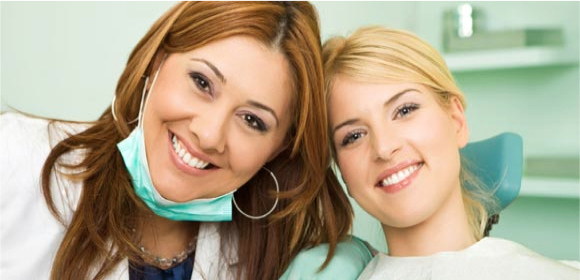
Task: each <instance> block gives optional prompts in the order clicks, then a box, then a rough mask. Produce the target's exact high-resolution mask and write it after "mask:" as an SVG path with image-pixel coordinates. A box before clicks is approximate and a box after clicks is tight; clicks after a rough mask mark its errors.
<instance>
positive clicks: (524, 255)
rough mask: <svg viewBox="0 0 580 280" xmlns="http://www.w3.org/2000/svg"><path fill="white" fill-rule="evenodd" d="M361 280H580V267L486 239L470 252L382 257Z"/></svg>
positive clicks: (514, 244)
mask: <svg viewBox="0 0 580 280" xmlns="http://www.w3.org/2000/svg"><path fill="white" fill-rule="evenodd" d="M358 279H414V280H426V279H430V280H439V279H441V280H442V279H445V280H454V279H470V280H471V279H473V280H478V279H481V280H484V279H485V280H488V279H494V280H498V279H506V280H508V279H509V280H518V279H522V280H524V279H525V280H529V279H542V280H548V279H561V280H566V279H570V280H578V279H580V263H579V262H577V261H557V260H553V259H549V258H546V257H543V256H541V255H539V254H537V253H535V252H533V251H532V250H530V249H528V248H526V247H524V246H522V245H520V244H518V243H515V242H512V241H509V240H504V239H499V238H491V237H487V238H483V239H482V240H480V241H479V242H477V243H475V244H473V245H472V246H470V247H469V248H467V249H465V250H462V251H457V252H442V253H437V254H434V255H432V256H425V257H390V256H387V255H385V254H383V253H380V254H378V255H377V256H375V257H374V258H373V260H372V261H371V262H370V263H369V264H368V266H367V267H366V268H365V270H364V271H363V272H362V274H361V275H360V277H359V278H358Z"/></svg>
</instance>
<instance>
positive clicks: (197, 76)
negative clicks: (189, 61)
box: [189, 72, 213, 95]
mask: <svg viewBox="0 0 580 280" xmlns="http://www.w3.org/2000/svg"><path fill="white" fill-rule="evenodd" d="M189 77H190V78H191V80H193V83H195V86H196V87H197V88H198V89H199V90H201V91H203V92H206V93H209V94H211V95H213V90H212V85H211V81H210V80H209V79H208V78H207V77H205V76H204V75H203V74H201V73H198V72H191V73H189Z"/></svg>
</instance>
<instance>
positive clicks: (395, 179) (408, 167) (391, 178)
mask: <svg viewBox="0 0 580 280" xmlns="http://www.w3.org/2000/svg"><path fill="white" fill-rule="evenodd" d="M422 166H423V162H417V163H413V164H404V165H399V166H397V167H395V168H393V169H389V170H387V172H384V173H383V174H382V175H381V177H380V179H379V180H378V182H377V184H376V186H377V187H390V186H394V185H397V184H400V183H402V182H404V181H405V180H407V179H409V178H410V177H411V176H412V175H414V174H415V172H417V170H419V169H420V168H421V167H422Z"/></svg>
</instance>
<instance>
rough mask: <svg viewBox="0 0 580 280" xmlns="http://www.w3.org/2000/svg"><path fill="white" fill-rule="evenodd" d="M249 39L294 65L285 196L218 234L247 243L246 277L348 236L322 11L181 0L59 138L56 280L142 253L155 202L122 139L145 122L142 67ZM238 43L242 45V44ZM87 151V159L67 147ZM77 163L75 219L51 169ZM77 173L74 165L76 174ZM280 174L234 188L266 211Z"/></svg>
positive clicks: (99, 270) (242, 269) (276, 165)
mask: <svg viewBox="0 0 580 280" xmlns="http://www.w3.org/2000/svg"><path fill="white" fill-rule="evenodd" d="M238 35H242V36H249V37H252V38H255V39H257V40H258V41H260V42H262V43H264V44H265V45H266V46H268V47H271V48H273V49H276V50H278V51H280V52H281V53H282V54H284V56H285V58H286V59H287V61H288V62H289V65H290V71H289V72H290V76H291V77H290V78H291V81H292V85H293V88H292V90H293V104H292V105H291V106H292V116H293V120H292V125H291V128H290V130H289V132H288V135H287V138H288V139H289V143H290V144H289V145H288V147H287V148H286V149H285V150H284V151H282V152H281V153H280V154H279V155H278V156H277V157H276V158H275V159H274V160H272V161H271V162H269V163H268V168H269V169H270V170H272V171H273V172H274V173H275V174H276V176H277V178H278V181H279V184H280V193H279V194H278V196H279V198H280V203H279V204H278V207H277V208H276V211H275V212H274V213H273V214H272V215H270V216H269V217H268V218H266V219H262V220H250V219H247V218H245V217H243V216H242V215H240V214H239V213H237V212H236V211H234V215H233V221H232V222H231V223H227V222H225V223H221V229H220V233H221V234H223V235H236V238H233V239H231V238H222V239H223V240H238V244H237V245H238V250H237V252H238V255H239V256H238V259H239V263H238V268H239V269H238V270H237V278H241V279H277V278H279V277H280V276H281V275H282V274H283V272H284V271H285V270H286V268H287V267H288V265H289V263H290V261H291V260H292V258H294V257H295V256H296V255H297V253H298V252H299V251H300V250H302V249H304V248H308V247H311V246H315V245H317V244H320V243H323V242H328V243H329V244H330V250H329V252H328V255H327V258H326V262H325V263H324V265H326V264H327V263H328V261H329V260H330V258H331V256H332V255H333V254H334V250H335V248H336V244H337V242H338V241H340V240H341V239H342V238H344V237H346V235H347V234H348V232H349V230H350V227H351V224H352V215H353V214H352V208H351V206H350V204H349V202H348V199H347V197H346V195H345V194H344V192H343V190H342V188H341V186H340V184H339V183H338V181H337V180H336V178H335V177H334V176H333V174H332V171H331V169H330V158H331V156H330V151H329V150H328V149H327V148H326V147H328V145H329V143H328V142H327V141H328V136H327V135H326V133H327V131H328V129H327V120H326V98H325V94H324V92H325V91H324V78H323V69H322V62H321V61H322V52H321V42H320V31H319V22H318V15H317V13H316V10H315V9H314V7H313V6H312V5H311V4H309V3H307V2H182V3H178V4H177V5H175V6H174V7H172V8H171V9H170V10H169V11H167V12H166V13H165V14H164V15H163V16H161V18H159V19H158V20H157V21H156V22H155V23H154V24H153V26H152V27H151V28H150V29H149V31H148V32H147V33H146V34H145V36H144V37H143V38H142V39H141V40H140V41H139V42H138V44H137V45H136V46H135V48H134V49H133V51H132V53H131V54H130V56H129V59H128V61H127V64H126V67H125V70H124V71H123V73H122V75H121V77H120V79H119V81H118V84H117V88H116V92H115V96H116V101H115V106H114V109H115V112H114V113H115V115H116V116H117V119H118V120H117V121H115V120H114V118H113V114H112V111H111V107H109V108H108V109H107V110H106V111H105V112H104V113H103V114H102V115H101V116H100V117H99V118H98V120H96V121H94V122H92V123H91V125H90V127H89V128H88V129H86V130H85V131H83V132H81V133H79V134H75V135H71V136H69V137H68V138H66V139H64V140H62V141H60V142H59V143H58V144H56V145H55V146H54V148H53V149H52V150H51V152H50V154H49V156H48V158H47V160H46V162H45V164H44V166H43V170H42V190H43V193H44V197H45V200H46V202H47V205H48V207H49V209H50V210H51V212H52V213H53V215H55V217H57V218H58V219H59V220H60V221H61V222H62V223H63V224H64V225H65V235H64V239H63V241H62V242H61V244H60V247H59V248H58V252H57V255H56V257H55V261H54V263H53V266H52V273H51V278H52V279H87V278H89V277H94V278H96V279H102V278H105V277H106V276H107V275H108V274H109V273H110V272H111V271H112V270H113V269H114V267H115V266H116V265H117V264H119V262H120V261H122V260H123V259H125V258H127V257H128V258H129V259H133V260H135V259H137V257H136V256H137V255H138V253H139V251H138V248H137V246H136V245H135V244H134V243H135V241H134V236H133V235H134V232H133V231H132V229H133V228H135V227H136V226H137V225H138V223H139V221H140V219H143V218H144V217H145V215H148V214H150V213H151V210H149V209H148V208H147V206H146V205H145V204H144V203H143V202H142V201H141V200H140V199H139V198H138V197H137V196H136V194H135V192H134V190H133V186H132V185H131V178H130V175H129V173H128V172H127V170H126V168H125V166H124V163H123V159H122V157H121V155H120V153H119V151H118V149H117V147H116V145H117V143H119V142H120V141H122V140H123V139H124V138H126V137H127V136H128V135H129V134H130V132H131V131H132V130H133V129H134V128H135V126H136V125H137V124H136V123H135V122H133V121H132V120H135V119H136V118H137V117H138V113H139V104H140V98H141V90H142V89H143V87H144V82H145V80H144V79H142V76H147V75H150V74H151V72H152V71H154V69H152V68H153V65H154V64H155V61H154V60H155V59H156V57H158V55H159V53H160V52H163V53H167V54H169V55H170V54H171V53H180V52H187V51H190V50H193V49H196V48H199V47H202V46H204V45H206V44H208V43H211V42H214V41H216V40H220V39H224V38H228V37H231V36H238ZM232 51H235V50H232ZM76 151H83V155H84V157H83V158H82V160H81V161H80V162H77V163H67V162H65V161H63V160H61V159H62V158H63V156H64V155H67V154H70V153H74V152H76ZM64 169H66V170H69V171H68V172H67V173H68V176H67V177H68V178H69V179H70V180H78V181H80V182H82V186H83V187H82V191H81V195H80V199H79V202H78V205H77V206H76V209H75V211H74V214H73V215H72V218H71V219H70V221H68V220H65V218H63V217H64V216H63V214H62V213H60V212H59V210H58V207H57V206H56V202H55V200H54V199H53V195H54V193H56V192H57V191H58V189H57V188H58V186H53V185H52V184H51V180H50V178H51V177H52V176H56V175H62V174H61V172H60V170H64ZM71 170H72V171H73V172H71ZM274 190H275V188H274V186H273V182H272V178H271V177H270V175H269V174H268V173H267V172H258V173H257V174H256V175H255V176H254V177H253V178H252V179H251V180H250V181H249V182H247V183H246V184H245V185H244V186H243V187H241V188H240V189H239V190H238V191H237V192H236V193H235V196H236V201H237V203H238V205H239V206H240V207H241V208H242V209H244V211H246V212H249V213H252V214H254V215H256V214H261V213H265V212H267V211H268V210H269V208H270V207H271V206H272V201H273V196H274V193H275V192H274Z"/></svg>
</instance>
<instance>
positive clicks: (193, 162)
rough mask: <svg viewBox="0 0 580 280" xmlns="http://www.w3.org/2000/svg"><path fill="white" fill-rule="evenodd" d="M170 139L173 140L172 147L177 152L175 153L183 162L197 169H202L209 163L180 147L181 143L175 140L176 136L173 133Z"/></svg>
mask: <svg viewBox="0 0 580 280" xmlns="http://www.w3.org/2000/svg"><path fill="white" fill-rule="evenodd" d="M171 141H172V142H173V149H174V150H175V153H177V155H178V156H179V157H180V158H181V160H183V162H185V163H186V164H187V165H189V166H191V167H195V168H197V169H204V168H206V167H207V166H208V165H209V162H205V161H203V160H201V159H198V158H196V157H194V156H192V155H191V154H190V153H188V152H187V150H186V149H185V148H182V147H181V143H180V142H179V140H177V137H176V136H175V135H173V138H172V139H171Z"/></svg>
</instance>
